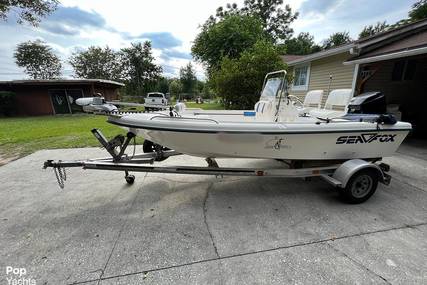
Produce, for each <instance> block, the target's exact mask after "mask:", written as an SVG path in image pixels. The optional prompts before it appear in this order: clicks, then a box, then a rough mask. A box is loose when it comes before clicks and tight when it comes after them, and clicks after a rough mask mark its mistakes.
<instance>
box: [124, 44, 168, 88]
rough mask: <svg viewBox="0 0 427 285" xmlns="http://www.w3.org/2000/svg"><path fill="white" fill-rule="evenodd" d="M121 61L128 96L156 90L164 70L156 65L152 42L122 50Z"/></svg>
mask: <svg viewBox="0 0 427 285" xmlns="http://www.w3.org/2000/svg"><path fill="white" fill-rule="evenodd" d="M121 60H122V68H123V74H124V79H125V81H126V91H127V93H128V94H132V95H142V94H143V93H145V92H148V91H150V89H152V88H154V86H155V83H156V80H157V79H158V78H159V76H160V73H161V72H162V68H161V67H160V66H158V65H156V64H155V63H154V57H153V55H152V52H151V42H149V41H146V42H144V43H143V44H142V43H140V42H139V43H131V46H130V47H128V48H123V49H122V50H121Z"/></svg>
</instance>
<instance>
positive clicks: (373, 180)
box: [341, 169, 379, 204]
mask: <svg viewBox="0 0 427 285" xmlns="http://www.w3.org/2000/svg"><path fill="white" fill-rule="evenodd" d="M378 180H379V173H378V171H377V170H375V169H362V170H360V171H358V172H356V173H355V174H353V175H352V176H351V177H350V179H349V180H348V182H347V185H346V186H345V188H344V189H342V191H341V194H342V197H343V198H344V200H345V201H346V202H347V203H350V204H359V203H363V202H365V201H366V200H368V199H369V198H370V197H371V196H372V195H374V193H375V191H376V190H377V186H378Z"/></svg>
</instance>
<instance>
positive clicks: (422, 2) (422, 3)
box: [409, 0, 427, 21]
mask: <svg viewBox="0 0 427 285" xmlns="http://www.w3.org/2000/svg"><path fill="white" fill-rule="evenodd" d="M409 18H410V19H411V20H412V21H418V20H422V19H425V18H427V0H419V1H418V2H416V3H415V4H413V5H412V9H411V11H409Z"/></svg>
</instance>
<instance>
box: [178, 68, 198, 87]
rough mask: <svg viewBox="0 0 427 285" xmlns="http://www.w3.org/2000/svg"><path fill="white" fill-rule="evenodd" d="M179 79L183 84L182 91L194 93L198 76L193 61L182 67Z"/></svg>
mask: <svg viewBox="0 0 427 285" xmlns="http://www.w3.org/2000/svg"><path fill="white" fill-rule="evenodd" d="M179 81H180V82H181V84H182V91H183V92H184V93H193V92H194V91H195V87H196V84H197V78H196V72H195V71H194V69H193V65H192V64H191V62H189V63H188V64H187V65H186V66H185V67H181V68H180V70H179Z"/></svg>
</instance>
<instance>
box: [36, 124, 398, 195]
mask: <svg viewBox="0 0 427 285" xmlns="http://www.w3.org/2000/svg"><path fill="white" fill-rule="evenodd" d="M92 133H93V135H94V136H95V137H96V138H97V139H98V141H99V142H100V144H101V145H102V147H104V148H105V149H106V150H107V151H108V153H109V154H110V157H105V158H95V159H87V160H58V161H54V160H47V161H46V162H45V163H44V165H43V168H44V169H47V168H53V170H54V173H55V176H56V179H57V182H58V185H59V187H60V188H61V189H63V188H64V185H65V181H66V179H67V175H66V171H65V169H66V168H69V167H81V168H83V169H95V170H112V171H123V172H124V173H125V180H126V182H127V183H128V184H133V183H134V182H135V176H134V175H131V174H130V172H154V173H169V174H195V175H215V176H216V177H222V176H257V177H286V178H310V177H321V178H322V179H323V180H325V181H327V182H328V183H330V184H331V185H333V186H334V187H337V188H339V189H340V190H341V191H340V192H341V193H342V194H343V196H344V198H345V199H346V200H347V201H348V202H350V203H361V202H364V201H366V200H367V199H369V198H370V197H371V196H372V195H373V194H374V193H375V191H376V188H377V185H378V182H381V183H383V184H385V185H388V184H389V183H390V180H391V177H390V175H388V174H387V173H386V172H388V171H389V170H390V167H389V166H388V165H387V164H385V163H377V161H373V162H371V161H366V160H362V159H351V160H347V161H344V162H341V163H333V164H329V165H322V166H317V167H316V166H315V167H304V166H301V165H300V164H298V163H296V164H295V163H293V162H286V161H283V162H284V166H285V167H275V168H234V167H220V166H219V165H218V163H217V162H216V160H215V159H214V158H209V157H208V158H206V159H205V160H206V162H207V166H204V167H203V166H156V165H155V162H156V161H162V160H164V159H166V158H168V157H170V156H176V155H182V154H181V153H178V152H176V151H174V150H169V149H166V148H164V147H162V146H159V145H156V144H153V143H152V142H150V141H147V140H146V141H145V142H144V149H147V148H146V147H145V144H151V145H150V149H152V152H148V153H141V154H135V147H136V145H135V134H133V133H131V132H129V133H127V135H126V137H125V136H123V135H118V136H116V137H114V138H113V139H111V140H107V139H106V138H105V136H104V135H103V134H102V133H101V131H100V130H98V129H93V130H92ZM132 140H133V141H134V144H133V145H134V150H133V154H132V155H128V154H126V153H125V151H126V149H127V147H128V146H129V144H130V143H131V141H132ZM298 165H299V166H298Z"/></svg>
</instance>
